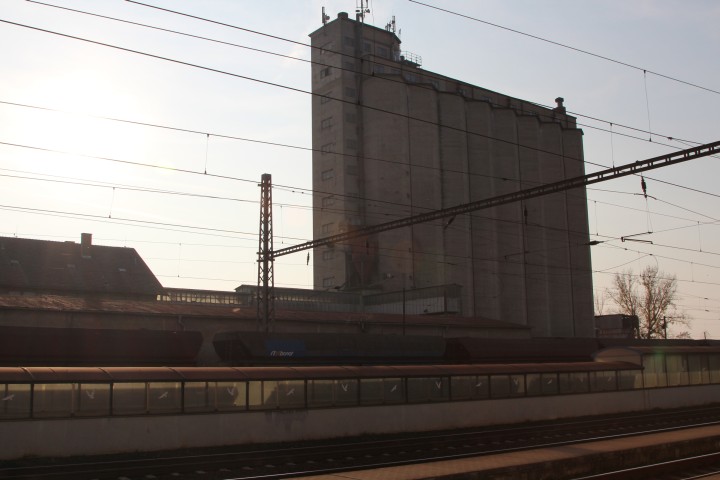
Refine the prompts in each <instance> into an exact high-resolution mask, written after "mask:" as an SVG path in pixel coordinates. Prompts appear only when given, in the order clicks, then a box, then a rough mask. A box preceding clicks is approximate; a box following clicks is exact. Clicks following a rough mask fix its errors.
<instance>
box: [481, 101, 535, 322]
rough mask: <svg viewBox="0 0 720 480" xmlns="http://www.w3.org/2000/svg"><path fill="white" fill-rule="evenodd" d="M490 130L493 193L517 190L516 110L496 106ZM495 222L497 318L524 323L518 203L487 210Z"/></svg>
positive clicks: (521, 233)
mask: <svg viewBox="0 0 720 480" xmlns="http://www.w3.org/2000/svg"><path fill="white" fill-rule="evenodd" d="M492 125H493V129H492V137H493V138H494V140H492V142H491V150H490V159H491V163H492V173H491V175H492V177H493V187H494V188H493V196H494V195H501V194H504V193H510V192H516V191H518V190H519V188H520V171H519V159H518V148H517V142H518V134H517V121H516V117H515V112H514V111H513V110H511V109H505V108H502V109H496V110H495V111H494V122H493V124H492ZM488 213H489V214H490V216H491V217H492V218H493V220H494V222H495V228H496V230H497V233H496V242H497V243H496V251H497V257H496V258H495V261H497V262H498V267H497V282H498V291H499V298H498V300H499V304H500V317H499V318H501V319H502V320H504V321H509V322H513V323H518V324H521V325H527V309H526V306H527V298H526V296H525V295H526V293H525V292H526V289H525V281H526V279H525V268H524V265H523V262H522V261H520V260H518V255H519V254H522V252H523V249H524V245H523V229H522V225H523V212H522V208H521V206H520V203H519V202H517V203H511V204H508V205H503V206H500V207H496V208H492V209H489V210H488Z"/></svg>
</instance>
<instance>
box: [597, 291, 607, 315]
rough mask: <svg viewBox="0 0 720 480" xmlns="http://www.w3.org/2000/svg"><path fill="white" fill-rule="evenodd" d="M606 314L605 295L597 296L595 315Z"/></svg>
mask: <svg viewBox="0 0 720 480" xmlns="http://www.w3.org/2000/svg"><path fill="white" fill-rule="evenodd" d="M604 312H605V293H601V294H600V295H597V294H595V315H596V316H597V315H602V314H603V313H604Z"/></svg>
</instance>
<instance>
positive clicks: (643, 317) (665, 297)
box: [607, 266, 689, 338]
mask: <svg viewBox="0 0 720 480" xmlns="http://www.w3.org/2000/svg"><path fill="white" fill-rule="evenodd" d="M607 294H608V297H610V298H611V299H612V300H613V301H614V302H615V303H616V304H617V306H618V307H619V309H620V312H619V313H624V314H626V315H637V316H638V318H639V319H640V331H639V335H640V338H667V327H668V326H669V325H672V324H682V325H685V326H687V325H688V320H687V319H686V318H685V316H684V315H682V314H678V313H677V312H676V311H675V296H676V294H677V279H676V278H675V275H672V276H665V274H663V273H662V272H658V268H657V267H652V266H648V267H646V268H645V270H643V271H642V272H641V273H640V275H633V273H632V270H628V271H626V272H623V273H616V274H615V277H614V278H613V286H612V287H611V288H609V289H608V290H607ZM678 336H679V337H685V338H687V337H689V334H688V332H687V331H683V332H681V333H680V334H679V335H678Z"/></svg>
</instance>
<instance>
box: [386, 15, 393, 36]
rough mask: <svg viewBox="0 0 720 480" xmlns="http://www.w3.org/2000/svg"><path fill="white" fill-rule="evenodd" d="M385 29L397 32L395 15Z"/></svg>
mask: <svg viewBox="0 0 720 480" xmlns="http://www.w3.org/2000/svg"><path fill="white" fill-rule="evenodd" d="M385 30H387V31H388V32H392V33H395V15H393V16H392V20H390V21H389V22H388V23H387V25H385Z"/></svg>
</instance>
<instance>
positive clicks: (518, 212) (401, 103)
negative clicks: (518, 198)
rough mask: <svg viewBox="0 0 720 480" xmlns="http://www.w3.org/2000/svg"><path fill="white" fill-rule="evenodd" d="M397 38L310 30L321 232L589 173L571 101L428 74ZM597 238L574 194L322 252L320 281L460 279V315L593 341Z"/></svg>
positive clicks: (390, 287)
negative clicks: (551, 101) (536, 100)
mask: <svg viewBox="0 0 720 480" xmlns="http://www.w3.org/2000/svg"><path fill="white" fill-rule="evenodd" d="M392 30H393V28H392V27H389V28H388V29H387V30H383V29H379V28H376V27H373V26H369V25H366V24H364V23H363V22H362V21H358V20H352V19H350V18H348V15H347V14H346V13H340V14H338V17H337V19H335V20H333V21H331V22H329V23H327V24H325V25H324V26H322V27H321V28H319V29H318V30H316V31H314V32H313V33H311V34H310V37H311V39H312V45H313V47H314V48H313V54H312V60H313V66H312V91H313V93H314V94H315V95H314V96H313V100H312V102H313V103H312V132H313V149H314V152H313V189H314V192H315V194H314V198H313V207H314V211H315V214H314V218H313V236H314V238H322V237H326V236H329V235H332V234H336V233H341V232H344V231H348V230H352V229H355V228H361V227H365V226H369V225H374V224H379V223H383V222H386V221H389V220H393V219H398V218H403V217H407V216H411V215H416V214H419V213H422V212H427V211H432V210H438V209H441V208H447V207H451V206H455V205H460V204H464V203H468V202H471V201H476V200H480V199H484V198H489V197H493V196H497V195H500V194H504V193H510V192H514V191H518V190H522V189H526V188H530V187H533V186H536V185H539V184H547V183H553V182H557V181H560V180H563V179H566V178H569V177H575V176H580V175H584V164H583V149H582V131H581V130H579V129H578V128H577V126H576V123H575V118H574V117H572V116H570V115H567V114H566V111H565V107H564V106H563V100H562V99H560V98H558V99H557V100H556V101H557V107H556V108H554V109H548V108H543V107H540V106H537V105H535V104H532V103H530V102H527V101H523V100H519V99H516V98H512V97H509V96H507V95H502V94H499V93H496V92H493V91H490V90H487V89H484V88H481V87H477V86H474V85H470V84H467V83H464V82H462V81H459V80H455V79H452V78H448V77H445V76H442V75H438V74H435V73H431V72H428V71H425V70H423V69H421V68H420V64H421V59H420V57H419V56H417V55H414V54H410V53H407V52H402V51H401V49H400V39H399V38H398V37H397V36H396V35H395V33H394V32H393V31H392ZM463 52H464V50H463ZM453 53H457V54H458V56H460V55H461V54H460V50H458V52H448V54H453ZM469 60H471V61H475V60H477V61H482V60H481V57H480V54H479V53H478V55H477V56H475V57H472V58H470V57H468V56H467V55H466V54H465V53H463V54H462V58H459V59H458V61H469ZM528 73H529V74H528V81H532V72H528ZM588 243H589V234H588V221H587V205H586V196H585V190H584V189H575V190H572V191H566V192H561V193H556V194H553V195H548V196H544V197H540V198H537V199H532V200H527V201H523V202H517V203H513V204H509V205H505V206H501V207H496V208H493V209H489V210H482V211H477V212H474V213H473V214H471V215H463V216H458V217H457V218H451V219H447V220H446V221H445V222H442V223H441V222H435V223H428V224H421V225H415V226H411V227H405V228H402V229H396V230H392V231H386V232H382V233H379V234H377V235H373V236H371V237H368V238H362V239H358V240H355V241H350V242H348V243H347V244H343V245H339V244H338V245H332V246H327V247H322V248H318V249H315V251H314V284H315V288H316V289H323V290H329V289H343V290H372V289H380V290H383V291H396V292H399V291H403V290H414V289H422V288H428V287H440V286H443V285H457V286H460V288H461V289H462V293H461V301H460V302H459V305H462V312H461V314H462V315H464V316H468V317H471V316H478V317H479V316H482V317H485V318H492V319H497V320H501V321H505V322H513V323H516V324H520V325H525V326H529V327H531V328H532V332H533V335H534V336H536V337H543V336H565V337H571V336H585V337H591V336H593V297H592V277H591V265H590V247H589V245H588Z"/></svg>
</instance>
